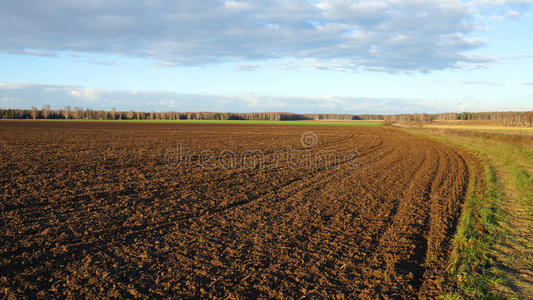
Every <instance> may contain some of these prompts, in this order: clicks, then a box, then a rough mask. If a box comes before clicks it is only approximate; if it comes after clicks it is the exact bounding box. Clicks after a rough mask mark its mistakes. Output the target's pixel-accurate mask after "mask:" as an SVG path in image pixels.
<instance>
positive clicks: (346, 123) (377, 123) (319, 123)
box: [4, 119, 382, 127]
mask: <svg viewBox="0 0 533 300" xmlns="http://www.w3.org/2000/svg"><path fill="white" fill-rule="evenodd" d="M4 121H19V120H5V119H4ZM21 121H22V120H21ZM23 121H50V122H53V121H57V122H121V123H175V124H249V125H316V126H364V127H372V126H381V125H382V122H381V121H263V120H72V119H69V120H65V119H37V120H32V119H23Z"/></svg>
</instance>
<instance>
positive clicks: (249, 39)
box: [0, 0, 533, 113]
mask: <svg viewBox="0 0 533 300" xmlns="http://www.w3.org/2000/svg"><path fill="white" fill-rule="evenodd" d="M530 2H531V1H530V0H471V1H460V0H427V1H424V0H375V1H366V0H362V1H355V0H283V1H282V0H268V1H267V0H263V1H261V0H252V1H224V0H203V1H198V0H174V1H170V0H146V1H130V0H92V1H81V0H78V1H74V0H48V1H42V0H18V1H1V2H0V108H29V107H31V106H37V107H40V106H42V105H43V104H50V105H51V106H52V107H53V108H54V107H55V108H61V107H63V106H65V105H70V106H81V107H85V108H87V107H88V108H93V109H111V108H112V107H116V108H117V109H121V110H129V109H134V110H144V111H165V110H176V111H232V112H250V111H291V112H337V113H403V112H446V111H494V110H532V109H533V71H532V70H533V38H531V36H532V35H533V11H532V10H531V3H530Z"/></svg>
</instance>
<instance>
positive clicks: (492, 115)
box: [0, 105, 533, 126]
mask: <svg viewBox="0 0 533 300" xmlns="http://www.w3.org/2000/svg"><path fill="white" fill-rule="evenodd" d="M0 119H74V120H270V121H283V120H287V121H288V120H385V121H388V122H407V123H412V122H417V123H430V122H432V121H435V120H493V121H498V122H499V123H501V124H503V125H509V126H533V111H525V112H462V113H442V114H396V115H377V114H295V113H288V112H287V113H284V112H262V113H229V112H176V111H167V112H140V111H133V110H129V111H117V110H116V109H111V110H109V111H107V110H92V109H88V108H87V109H83V108H80V107H74V108H71V107H70V106H66V107H65V108H63V109H51V108H50V105H44V106H43V107H42V108H41V109H38V108H36V107H32V108H31V109H0Z"/></svg>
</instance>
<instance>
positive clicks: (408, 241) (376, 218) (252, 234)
mask: <svg viewBox="0 0 533 300" xmlns="http://www.w3.org/2000/svg"><path fill="white" fill-rule="evenodd" d="M307 131H312V132H314V134H316V136H317V137H318V144H317V145H316V146H315V147H313V148H311V149H305V150H304V151H306V152H305V153H317V152H318V151H321V150H335V151H337V153H353V151H355V152H356V153H357V155H355V156H354V155H349V156H345V157H342V158H341V159H340V160H339V161H338V163H337V165H336V166H334V167H331V166H330V167H325V165H314V166H312V167H303V166H292V165H291V164H289V163H288V162H287V161H286V157H285V156H283V155H281V156H280V155H278V154H279V153H278V152H279V150H285V149H289V147H290V149H292V150H303V149H304V148H303V147H302V146H301V143H300V137H301V135H302V133H304V132H307ZM178 142H179V143H180V144H181V146H182V148H183V150H184V151H183V152H186V151H188V150H196V151H197V152H199V151H201V150H212V151H213V153H214V154H215V156H217V157H219V156H221V153H222V151H223V150H224V149H229V150H231V151H234V153H243V152H244V151H245V150H261V151H263V152H264V153H265V158H266V166H264V167H263V168H259V167H255V168H252V167H246V168H238V167H236V168H232V169H224V168H222V167H220V166H219V167H217V168H214V169H206V168H202V167H201V166H200V164H199V159H200V157H199V156H198V155H196V156H192V158H191V163H190V167H186V166H185V165H183V164H182V165H181V166H180V167H178V168H169V166H168V165H166V164H165V153H166V151H167V150H168V149H174V148H175V144H176V143H178ZM349 151H351V152H349ZM276 155H277V157H278V158H279V159H280V162H279V164H278V165H277V166H275V165H272V164H270V165H269V162H272V161H274V160H273V157H275V156H276ZM468 159H470V158H468ZM468 159H467V157H466V156H465V155H464V154H462V153H458V152H456V151H455V150H453V149H452V148H449V147H447V146H444V145H442V144H438V143H436V142H433V141H430V140H427V139H424V138H421V137H414V136H411V135H408V134H405V133H402V132H399V131H396V130H393V129H386V128H379V127H378V128H376V127H330V126H279V125H272V126H267V125H226V124H179V125H177V124H145V123H143V124H140V123H127V124H125V123H98V122H0V166H1V168H0V187H1V188H0V199H2V201H1V202H0V211H1V215H0V218H1V219H0V222H1V223H0V224H1V226H2V230H1V231H0V295H4V296H9V295H19V296H26V297H43V298H52V297H54V298H55V297H64V296H71V297H76V298H78V297H90V298H94V297H113V296H126V297H155V298H158V297H221V298H227V297H237V298H239V297H257V296H259V297H289V298H299V297H302V296H307V297H322V296H329V297H331V296H338V297H341V298H342V297H352V296H357V297H361V298H376V297H381V298H388V297H392V298H398V297H400V298H412V297H433V296H435V295H437V294H439V293H440V292H441V291H442V288H443V287H442V282H443V277H444V268H445V266H446V259H447V257H448V253H449V251H450V249H449V248H450V237H451V236H452V234H453V230H454V226H455V223H456V221H457V216H458V214H459V212H460V207H461V202H462V200H463V197H464V194H465V190H466V185H467V182H468V170H467V166H466V163H465V160H468Z"/></svg>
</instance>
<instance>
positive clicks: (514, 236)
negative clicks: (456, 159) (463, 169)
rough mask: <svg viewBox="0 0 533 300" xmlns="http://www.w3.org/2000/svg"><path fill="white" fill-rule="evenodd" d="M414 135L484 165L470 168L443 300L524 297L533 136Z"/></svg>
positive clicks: (532, 250)
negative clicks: (452, 148) (464, 153)
mask: <svg viewBox="0 0 533 300" xmlns="http://www.w3.org/2000/svg"><path fill="white" fill-rule="evenodd" d="M408 132H411V133H415V134H422V135H425V136H427V137H430V138H433V139H436V140H438V141H441V142H444V143H447V144H450V145H453V146H456V147H460V148H462V149H464V150H467V151H469V152H471V153H474V154H475V155H476V156H477V157H478V158H479V160H480V162H481V164H482V167H483V170H476V169H475V168H474V167H473V166H469V167H470V169H471V170H470V174H471V177H470V182H469V188H468V193H467V195H466V199H465V202H464V205H463V211H462V214H461V217H460V219H459V223H458V225H457V231H456V233H455V236H454V240H453V247H454V250H453V253H452V255H451V257H450V259H449V267H448V275H449V280H448V286H450V287H451V288H449V290H448V291H447V294H445V295H443V297H442V298H444V299H471V298H475V299H499V298H518V297H521V296H522V297H523V294H522V293H521V289H524V290H527V289H528V288H531V286H529V287H528V283H527V282H528V281H529V279H527V275H524V274H526V273H527V269H528V268H529V267H530V264H531V261H533V244H532V241H531V236H532V231H531V230H532V228H533V178H532V176H531V172H532V170H533V154H532V150H531V149H533V148H531V146H530V145H531V141H532V139H531V137H527V136H524V137H514V136H513V137H509V136H505V135H502V134H492V135H490V134H483V135H480V134H478V133H473V132H468V131H464V130H453V129H448V130H433V129H423V130H420V129H419V130H408ZM478 171H481V172H478ZM506 249H507V250H506ZM524 276H525V277H524Z"/></svg>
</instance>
